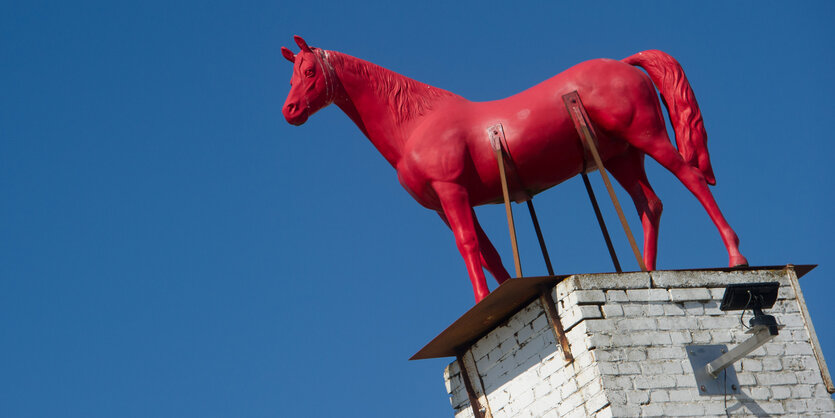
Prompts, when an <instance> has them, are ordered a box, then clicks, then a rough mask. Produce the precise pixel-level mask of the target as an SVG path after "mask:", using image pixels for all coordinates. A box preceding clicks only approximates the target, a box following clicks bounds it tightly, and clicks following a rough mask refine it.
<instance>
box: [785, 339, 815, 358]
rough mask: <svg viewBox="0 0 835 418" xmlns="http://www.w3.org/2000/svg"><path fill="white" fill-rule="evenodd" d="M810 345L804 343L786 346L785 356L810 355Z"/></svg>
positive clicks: (811, 352)
mask: <svg viewBox="0 0 835 418" xmlns="http://www.w3.org/2000/svg"><path fill="white" fill-rule="evenodd" d="M812 354H814V352H813V351H812V345H811V344H809V343H806V342H800V343H789V344H786V355H789V356H792V355H812Z"/></svg>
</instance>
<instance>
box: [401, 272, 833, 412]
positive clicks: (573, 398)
mask: <svg viewBox="0 0 835 418" xmlns="http://www.w3.org/2000/svg"><path fill="white" fill-rule="evenodd" d="M798 271H799V272H800V274H801V275H802V274H803V273H805V272H806V271H808V268H805V267H798V268H797V269H795V268H794V267H793V266H787V267H785V268H750V269H745V270H736V271H730V270H727V269H723V270H712V271H656V272H651V273H622V274H615V273H613V274H582V275H572V276H561V277H553V278H550V279H551V281H550V282H549V281H548V280H547V279H545V278H536V279H528V278H523V279H516V283H514V284H513V286H516V287H515V288H511V287H508V288H507V289H509V290H505V289H504V287H505V285H503V286H502V287H500V288H499V289H498V290H497V291H495V292H494V294H496V295H494V294H491V296H490V297H488V299H485V301H487V302H486V303H485V302H482V304H484V305H483V306H481V307H480V306H478V305H477V306H476V307H475V308H473V309H472V310H471V311H470V312H468V313H467V314H466V315H465V316H464V317H462V318H461V319H460V320H459V321H457V322H456V323H455V324H453V325H452V326H451V327H450V328H449V329H447V331H444V333H442V334H441V335H439V336H438V338H436V339H435V340H433V342H432V343H430V344H429V345H427V347H425V348H424V349H423V350H421V352H419V353H418V354H416V355H415V358H426V357H427V356H443V355H451V354H450V353H451V352H452V351H449V350H450V349H454V353H455V354H457V356H458V360H456V361H454V362H452V363H451V364H450V365H449V366H448V367H447V368H446V370H445V372H444V379H445V380H446V385H447V390H448V391H449V393H450V396H451V398H450V401H451V403H452V407H453V408H454V410H455V416H456V418H464V417H479V418H480V417H516V416H524V417H563V416H568V417H583V416H601V417H609V416H622V417H627V416H629V417H631V416H676V415H678V416H696V415H698V416H703V415H725V413H726V411H727V412H728V413H730V414H732V415H738V414H741V415H755V416H762V415H782V414H791V415H803V414H810V415H815V416H835V401H833V400H832V398H831V397H830V393H831V392H832V391H833V390H835V388H833V387H832V381H831V378H830V377H829V372H828V370H827V369H826V364H825V362H824V360H823V357H822V355H821V353H820V349H819V346H818V343H817V338H816V336H815V334H814V328H813V327H812V323H811V320H810V318H809V317H808V312H807V311H806V308H805V304H804V302H803V296H802V293H801V292H800V287H799V285H798V283H797V272H798ZM525 280H530V282H528V284H526V283H523V282H522V281H525ZM534 281H537V282H536V283H534ZM511 282H513V280H512V281H511ZM755 282H779V284H780V287H779V293H778V299H777V302H776V304H775V305H774V306H773V308H770V309H767V310H766V313H767V314H770V315H774V316H775V317H776V319H777V322H778V323H779V324H780V325H782V326H784V327H783V328H782V329H780V331H779V335H777V336H776V337H774V338H773V339H771V340H770V341H769V342H767V343H766V344H765V345H763V346H762V347H760V348H758V349H756V350H755V351H753V352H751V353H750V354H748V355H747V356H746V357H744V358H743V359H742V360H740V361H738V362H736V363H734V364H733V365H732V366H731V367H729V368H728V369H727V371H726V372H723V373H726V374H722V373H720V374H719V379H726V380H725V381H723V382H722V383H719V386H721V387H723V389H722V393H718V394H716V393H714V394H706V393H705V391H706V390H707V391H709V389H705V388H700V385H699V384H697V381H696V377H695V375H694V367H693V365H692V364H691V360H690V358H691V357H693V355H692V354H693V353H694V352H695V349H688V347H693V346H699V347H701V346H707V345H723V347H722V348H724V349H732V348H734V347H735V346H736V345H738V344H740V343H741V342H743V341H745V340H747V339H748V338H750V337H751V335H750V334H746V333H745V328H744V327H743V326H742V325H741V323H740V314H741V311H728V312H724V311H721V310H720V309H719V304H720V302H721V299H722V296H723V293H724V291H725V287H726V286H727V285H729V284H733V283H755ZM543 283H544V284H545V286H547V287H545V288H544V289H546V290H544V291H543V295H544V294H548V293H550V296H551V299H552V301H553V302H549V300H548V298H547V297H545V296H542V297H539V298H538V299H537V295H538V294H539V293H537V292H538V291H539V290H536V289H543V288H542V287H541V286H543ZM555 283H556V285H554V284H555ZM526 286H527V288H528V289H529V291H528V293H524V292H523V291H521V290H518V289H521V288H523V287H526ZM530 289H534V290H530ZM514 292H515V296H508V295H509V294H511V293H514ZM520 292H521V293H520ZM490 298H493V299H490ZM514 298H515V302H510V300H511V299H514ZM508 303H515V304H516V308H515V309H510V308H508V307H507V306H504V305H507V304H508ZM550 303H554V305H553V307H554V308H556V311H558V316H559V324H556V323H552V322H550V321H549V313H551V312H554V311H553V310H552V311H550V312H549V309H548V305H549V304H550ZM482 304H479V305H482ZM500 308H503V309H504V311H503V310H502V309H500ZM496 309H498V311H497V310H496ZM498 316H500V317H499V318H497V317H498ZM750 317H751V311H750V310H749V311H748V312H747V313H746V314H745V321H746V322H747V320H748V319H749V318H750ZM560 325H561V327H560ZM479 326H483V328H484V329H483V330H473V329H474V328H478V327H479ZM560 328H562V329H560ZM468 332H469V333H470V334H468ZM473 332H478V333H479V335H475V336H474V335H472V333H473ZM560 335H564V337H565V338H564V341H563V344H565V347H567V348H570V350H568V351H565V350H563V348H562V346H561V344H560ZM716 349H720V348H718V347H717V348H716ZM432 350H435V351H432ZM438 350H440V351H438ZM443 350H447V351H443ZM688 351H690V352H691V355H688ZM427 353H429V354H427ZM421 356H423V357H421ZM572 359H573V360H572ZM461 363H463V364H464V367H463V368H462V367H461ZM471 403H472V405H471ZM473 405H475V408H474V407H473Z"/></svg>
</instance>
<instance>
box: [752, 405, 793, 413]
mask: <svg viewBox="0 0 835 418" xmlns="http://www.w3.org/2000/svg"><path fill="white" fill-rule="evenodd" d="M757 406H759V407H760V409H761V410H762V411H763V412H765V413H766V414H784V413H786V409H785V408H783V404H782V403H780V402H760V403H759V404H758V405H757Z"/></svg>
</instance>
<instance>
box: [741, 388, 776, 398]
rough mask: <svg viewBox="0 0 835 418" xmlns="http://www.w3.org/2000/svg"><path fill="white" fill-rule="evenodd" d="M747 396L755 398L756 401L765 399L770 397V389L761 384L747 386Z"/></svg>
mask: <svg viewBox="0 0 835 418" xmlns="http://www.w3.org/2000/svg"><path fill="white" fill-rule="evenodd" d="M746 392H748V397H749V398H751V399H756V400H758V401H765V400H768V398H770V397H771V391H770V390H769V389H768V388H767V387H763V386H754V387H750V388H747V391H746Z"/></svg>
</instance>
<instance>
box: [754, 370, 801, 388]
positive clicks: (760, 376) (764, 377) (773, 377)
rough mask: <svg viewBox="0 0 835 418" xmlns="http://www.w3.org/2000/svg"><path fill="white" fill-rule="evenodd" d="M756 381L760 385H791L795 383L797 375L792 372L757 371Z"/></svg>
mask: <svg viewBox="0 0 835 418" xmlns="http://www.w3.org/2000/svg"><path fill="white" fill-rule="evenodd" d="M756 378H757V383H759V384H760V385H762V386H771V385H793V384H795V383H797V376H796V375H795V374H793V373H766V372H762V373H757V375H756Z"/></svg>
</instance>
